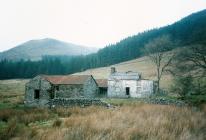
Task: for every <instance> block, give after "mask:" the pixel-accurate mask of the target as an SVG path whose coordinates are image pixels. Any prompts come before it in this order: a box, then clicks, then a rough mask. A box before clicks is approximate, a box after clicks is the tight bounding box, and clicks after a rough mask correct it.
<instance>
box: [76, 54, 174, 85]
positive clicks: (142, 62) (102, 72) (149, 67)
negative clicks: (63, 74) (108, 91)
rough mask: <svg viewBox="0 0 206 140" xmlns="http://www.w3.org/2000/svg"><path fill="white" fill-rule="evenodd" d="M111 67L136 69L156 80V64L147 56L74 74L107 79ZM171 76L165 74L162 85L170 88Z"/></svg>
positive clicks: (126, 69)
mask: <svg viewBox="0 0 206 140" xmlns="http://www.w3.org/2000/svg"><path fill="white" fill-rule="evenodd" d="M111 67H115V68H116V70H117V71H118V72H127V71H134V72H138V73H141V74H142V78H144V79H151V80H155V78H156V71H155V70H156V69H155V66H154V64H153V63H152V62H151V61H150V60H149V59H148V58H147V57H141V58H138V59H134V60H130V61H126V62H122V63H119V64H115V65H111V66H107V67H100V68H94V69H88V70H86V71H83V72H78V73H74V75H79V74H80V75H93V76H94V78H95V79H107V78H108V76H109V74H110V71H111V70H110V69H111ZM171 78H172V77H171V75H169V74H164V75H163V77H162V80H161V87H162V88H164V89H168V88H169V87H170V84H171V83H172V79H171Z"/></svg>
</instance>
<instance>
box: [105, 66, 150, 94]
mask: <svg viewBox="0 0 206 140" xmlns="http://www.w3.org/2000/svg"><path fill="white" fill-rule="evenodd" d="M153 93H154V82H153V81H151V80H144V79H141V75H140V74H138V73H136V72H131V71H129V72H116V70H115V68H114V67H113V68H111V74H110V76H109V78H108V92H107V96H108V97H117V98H129V97H134V98H139V97H147V96H150V95H152V94H153Z"/></svg>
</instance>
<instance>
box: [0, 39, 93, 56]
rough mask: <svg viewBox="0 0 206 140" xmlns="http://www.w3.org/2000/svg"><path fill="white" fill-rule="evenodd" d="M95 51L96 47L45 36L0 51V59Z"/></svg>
mask: <svg viewBox="0 0 206 140" xmlns="http://www.w3.org/2000/svg"><path fill="white" fill-rule="evenodd" d="M96 51H97V49H96V48H87V47H85V46H80V45H75V44H72V43H67V42H62V41H59V40H55V39H50V38H45V39H40V40H30V41H28V42H25V43H23V44H21V45H18V46H16V47H14V48H12V49H10V50H7V51H4V52H2V53H0V60H1V59H8V60H20V59H25V60H26V59H31V60H39V59H41V57H42V56H44V55H70V56H71V55H85V54H89V53H93V52H96Z"/></svg>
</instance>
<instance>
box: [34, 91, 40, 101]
mask: <svg viewBox="0 0 206 140" xmlns="http://www.w3.org/2000/svg"><path fill="white" fill-rule="evenodd" d="M39 95H40V91H39V90H38V89H35V90H34V99H39Z"/></svg>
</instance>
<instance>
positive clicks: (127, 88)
mask: <svg viewBox="0 0 206 140" xmlns="http://www.w3.org/2000/svg"><path fill="white" fill-rule="evenodd" d="M126 95H130V88H129V87H126Z"/></svg>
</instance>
